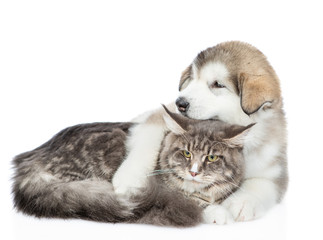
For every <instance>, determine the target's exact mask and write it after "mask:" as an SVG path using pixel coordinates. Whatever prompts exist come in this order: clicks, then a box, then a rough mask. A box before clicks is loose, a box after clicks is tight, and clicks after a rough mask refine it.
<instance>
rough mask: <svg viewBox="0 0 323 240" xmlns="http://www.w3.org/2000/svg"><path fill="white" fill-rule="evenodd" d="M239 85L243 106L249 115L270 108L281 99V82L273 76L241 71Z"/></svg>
mask: <svg viewBox="0 0 323 240" xmlns="http://www.w3.org/2000/svg"><path fill="white" fill-rule="evenodd" d="M238 85H239V86H238V87H239V92H240V103H241V107H242V110H243V111H244V112H245V113H246V114H247V115H251V114H253V113H255V112H257V111H258V110H259V109H261V108H263V109H265V108H270V107H271V106H272V105H273V104H274V102H275V101H279V100H280V87H279V83H278V80H277V79H274V78H273V77H272V76H269V75H251V74H247V73H241V74H240V76H239V79H238Z"/></svg>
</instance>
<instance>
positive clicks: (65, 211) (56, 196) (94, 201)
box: [13, 174, 134, 223]
mask: <svg viewBox="0 0 323 240" xmlns="http://www.w3.org/2000/svg"><path fill="white" fill-rule="evenodd" d="M13 196H14V205H15V207H16V208H17V209H18V210H20V211H22V212H23V213H25V214H28V215H33V216H36V217H47V218H65V219H66V218H80V219H86V220H94V221H100V222H112V223H116V222H125V221H128V220H129V219H131V218H132V217H133V213H132V209H133V207H134V206H131V204H130V203H127V202H126V201H123V200H122V199H120V197H117V196H116V194H114V191H113V187H112V184H111V183H109V182H107V181H100V180H82V181H73V182H63V181H57V180H56V179H53V177H52V176H51V175H49V174H48V175H46V174H39V175H37V176H33V177H30V178H29V179H28V178H25V179H23V180H22V181H17V179H15V182H14V186H13Z"/></svg>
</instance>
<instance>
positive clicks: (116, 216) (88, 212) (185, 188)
mask: <svg viewBox="0 0 323 240" xmlns="http://www.w3.org/2000/svg"><path fill="white" fill-rule="evenodd" d="M165 110H166V112H165V117H164V120H165V122H166V125H167V126H168V128H169V130H170V131H169V132H168V133H167V134H166V136H165V138H164V140H163V144H162V147H161V149H160V153H159V159H158V165H157V167H156V169H155V171H154V172H152V173H151V174H150V175H149V176H147V177H150V178H151V181H150V185H149V186H148V187H147V188H146V189H142V192H141V194H139V195H136V196H131V195H130V196H124V197H120V196H117V195H116V194H115V193H114V191H113V187H112V184H111V179H112V177H113V175H114V173H115V172H116V170H117V169H118V167H119V166H120V165H121V163H122V160H123V159H125V155H126V146H125V143H126V139H127V136H128V134H129V133H130V131H131V127H132V126H133V125H134V124H133V123H92V124H83V125H77V126H73V127H69V128H67V129H65V130H63V131H61V132H60V133H58V134H57V135H55V136H54V137H53V138H52V139H51V140H49V141H48V142H46V143H45V144H43V145H41V146H40V147H38V148H36V149H34V150H32V151H30V152H26V153H23V154H20V155H18V156H17V157H15V159H14V161H13V163H14V169H15V175H14V177H13V180H14V183H13V195H14V205H15V207H16V208H17V209H18V210H20V211H22V212H23V213H26V214H29V215H34V216H37V217H48V218H81V219H88V220H95V221H102V222H112V223H117V222H128V223H146V224H154V225H163V226H178V227H179V226H181V227H183V226H193V225H196V224H198V223H201V222H203V221H205V220H206V218H207V217H205V213H204V212H203V211H204V209H205V208H206V207H208V206H216V205H217V204H218V203H220V202H221V201H223V199H225V198H226V197H227V196H229V195H230V194H232V193H233V192H234V191H235V190H236V189H237V188H238V187H239V185H240V183H241V181H242V179H243V173H244V160H243V155H242V147H243V145H242V142H243V138H244V137H245V135H246V134H247V132H248V129H249V128H250V127H251V125H249V126H247V127H241V126H236V125H233V126H232V125H228V124H225V123H223V122H220V121H214V120H203V121H202V120H191V119H188V118H185V117H183V116H181V115H178V114H174V113H171V112H169V111H168V110H167V109H166V108H165Z"/></svg>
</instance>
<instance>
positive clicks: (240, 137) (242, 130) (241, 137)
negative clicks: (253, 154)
mask: <svg viewBox="0 0 323 240" xmlns="http://www.w3.org/2000/svg"><path fill="white" fill-rule="evenodd" d="M254 125H255V123H252V124H250V125H248V126H246V127H245V126H238V125H234V126H232V127H230V128H228V129H227V131H226V137H225V138H224V142H225V143H226V144H227V145H228V146H229V147H232V148H235V147H240V148H242V147H243V145H244V141H245V139H246V137H247V136H248V133H249V132H250V130H251V127H252V126H254Z"/></svg>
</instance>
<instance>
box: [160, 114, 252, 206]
mask: <svg viewBox="0 0 323 240" xmlns="http://www.w3.org/2000/svg"><path fill="white" fill-rule="evenodd" d="M169 114H171V113H169ZM171 117H172V119H173V120H174V121H172V119H165V121H166V123H167V125H168V127H169V128H170V129H171V132H170V133H169V134H168V135H167V136H166V137H165V139H164V142H163V148H162V151H161V154H160V160H159V161H160V163H159V165H160V168H161V171H164V172H165V173H167V174H163V178H164V180H165V181H166V182H167V183H168V184H170V185H171V186H173V187H177V188H180V189H182V190H184V191H186V192H189V193H193V192H204V193H205V192H208V193H209V195H212V196H214V198H215V199H214V200H217V199H221V198H224V197H225V196H227V195H229V194H231V193H232V192H233V191H234V190H235V189H236V188H237V187H238V186H239V185H240V182H241V181H242V179H243V173H244V158H243V154H242V148H243V137H244V136H245V135H246V134H247V132H248V129H249V128H250V126H248V127H240V126H232V125H228V124H226V123H223V122H220V121H212V120H208V121H203V120H189V119H186V118H184V117H182V116H177V115H173V114H171ZM174 118H175V119H174Z"/></svg>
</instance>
